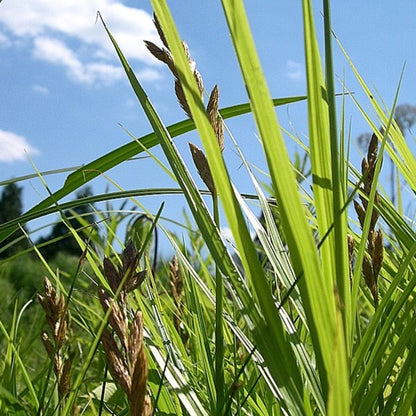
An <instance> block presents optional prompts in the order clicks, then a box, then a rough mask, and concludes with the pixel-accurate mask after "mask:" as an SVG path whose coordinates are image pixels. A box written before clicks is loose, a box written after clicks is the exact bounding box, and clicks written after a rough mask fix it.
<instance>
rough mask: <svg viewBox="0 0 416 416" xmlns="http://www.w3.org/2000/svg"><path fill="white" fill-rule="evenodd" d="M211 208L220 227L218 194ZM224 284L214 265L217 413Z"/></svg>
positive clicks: (221, 384)
mask: <svg viewBox="0 0 416 416" xmlns="http://www.w3.org/2000/svg"><path fill="white" fill-rule="evenodd" d="M212 209H213V214H214V222H215V224H216V226H217V227H218V229H219V228H220V215H219V207H218V194H217V192H216V190H215V191H214V192H213V194H212ZM223 296H224V284H223V281H222V274H221V271H220V269H219V268H218V267H217V265H215V390H216V396H217V414H218V415H219V414H221V413H222V408H223V405H224V328H223V318H222V317H223V309H224V301H223Z"/></svg>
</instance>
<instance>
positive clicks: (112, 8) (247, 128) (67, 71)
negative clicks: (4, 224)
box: [0, 0, 416, 228]
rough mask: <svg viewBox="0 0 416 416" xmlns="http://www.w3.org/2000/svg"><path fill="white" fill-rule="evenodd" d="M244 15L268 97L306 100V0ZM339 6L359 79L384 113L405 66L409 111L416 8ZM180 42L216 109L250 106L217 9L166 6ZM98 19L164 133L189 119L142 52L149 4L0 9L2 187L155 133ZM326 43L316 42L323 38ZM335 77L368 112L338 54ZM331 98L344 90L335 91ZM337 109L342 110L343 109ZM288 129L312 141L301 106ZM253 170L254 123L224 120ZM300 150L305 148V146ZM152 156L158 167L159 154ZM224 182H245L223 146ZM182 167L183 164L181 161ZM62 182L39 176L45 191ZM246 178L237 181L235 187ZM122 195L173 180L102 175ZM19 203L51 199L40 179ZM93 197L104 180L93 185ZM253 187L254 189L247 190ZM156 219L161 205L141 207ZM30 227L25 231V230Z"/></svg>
mask: <svg viewBox="0 0 416 416" xmlns="http://www.w3.org/2000/svg"><path fill="white" fill-rule="evenodd" d="M245 3H246V8H247V11H248V14H249V18H250V23H251V25H252V30H253V34H254V37H255V40H256V43H257V45H258V52H259V55H260V58H261V61H262V63H263V65H264V72H265V74H266V77H267V79H268V82H269V86H270V90H271V92H272V95H273V96H274V97H284V96H294V95H303V94H304V93H305V90H306V87H305V72H304V55H303V31H302V10H301V1H300V0H299V1H293V0H290V1H289V0H285V1H277V0H263V1H260V2H259V1H256V2H254V1H246V2H245ZM374 4H375V3H374V2H370V1H357V0H350V1H342V0H341V1H334V2H333V5H332V19H333V22H332V23H333V29H334V31H335V33H336V34H337V36H338V38H339V39H340V41H341V42H342V44H343V46H344V47H345V48H346V50H347V52H348V54H349V55H350V57H351V59H352V61H353V62H354V64H355V65H356V67H357V69H358V70H359V72H360V73H361V75H362V76H363V78H364V79H365V81H366V82H367V83H368V85H369V86H370V87H371V88H373V90H374V91H375V92H376V93H378V94H380V96H381V97H382V98H383V100H384V101H385V103H386V105H387V106H390V105H391V104H392V102H393V98H394V94H395V92H396V89H397V85H398V81H399V77H400V73H401V71H402V68H403V65H404V64H405V63H406V67H405V72H404V78H403V82H402V86H401V93H400V97H399V103H409V104H413V105H415V104H416V84H415V82H414V78H415V74H416V54H415V52H414V44H415V41H416V25H415V24H414V21H415V18H416V2H415V1H414V0H402V1H400V2H392V1H387V0H379V1H378V2H377V5H376V6H375V5H374ZM169 5H170V7H171V10H172V13H173V15H174V18H175V20H176V22H177V26H178V29H179V32H180V34H181V36H182V37H183V38H184V39H185V40H186V41H187V42H188V44H189V47H190V50H191V54H192V56H193V58H194V59H195V60H196V62H197V66H198V69H199V71H200V72H201V74H202V76H203V78H204V84H205V87H206V89H207V90H209V91H210V90H211V89H212V87H213V86H214V84H218V85H219V88H220V106H229V105H233V104H238V103H242V102H245V101H247V96H246V93H245V89H244V85H243V83H242V81H241V77H240V74H239V71H238V65H237V62H236V58H235V55H234V53H233V51H232V47H231V41H230V38H229V36H228V34H227V28H226V23H225V20H224V17H223V16H222V13H221V12H222V10H221V4H220V2H214V1H202V0H194V1H192V2H180V1H170V2H169ZM314 6H315V19H316V21H315V23H316V26H317V28H318V33H319V36H321V32H322V30H321V28H322V17H321V14H320V13H321V7H322V4H321V2H316V1H315V2H314ZM98 10H99V11H100V12H101V14H102V16H103V18H104V20H105V21H106V23H107V25H108V27H109V28H110V30H111V31H112V33H113V35H114V36H115V38H116V40H117V41H118V42H119V45H120V46H121V48H122V50H123V51H124V53H125V55H126V56H127V58H128V60H129V61H130V64H131V66H132V67H133V69H134V70H135V72H136V75H137V76H138V78H139V79H140V80H141V81H142V82H143V86H144V87H145V89H146V91H147V93H148V95H149V96H150V98H151V100H152V101H153V103H154V104H155V106H156V108H157V110H158V112H159V114H160V116H161V117H162V119H163V120H164V122H165V123H166V124H167V125H169V124H172V123H174V122H177V121H180V120H182V119H183V118H184V115H183V113H182V111H181V109H180V108H179V106H178V104H177V102H176V99H175V97H174V93H173V82H172V77H171V75H170V73H169V72H168V71H167V70H166V69H165V68H164V67H163V66H162V65H161V64H159V63H158V62H157V61H156V60H155V59H153V58H152V57H151V56H150V54H149V53H148V52H147V50H146V49H145V48H144V45H143V40H144V39H147V40H151V41H154V42H156V43H158V41H157V36H156V33H155V30H154V27H153V24H152V21H151V7H150V3H149V2H144V1H139V2H138V1H116V0H90V1H85V2H80V1H75V0H71V1H68V0H67V1H60V2H57V1H55V0H37V1H35V2H17V1H12V0H3V1H2V2H1V3H0V79H1V80H2V81H1V84H0V92H1V95H0V100H1V111H0V182H1V181H5V180H7V179H10V178H13V177H20V176H23V175H27V174H31V173H34V168H33V167H32V165H31V162H30V161H29V159H28V155H30V158H31V159H32V161H33V163H34V165H35V166H36V168H37V169H38V170H39V171H41V172H42V171H49V170H54V169H62V168H67V167H73V166H79V165H82V164H85V163H88V162H90V161H92V160H93V159H95V158H97V157H99V156H101V155H104V154H105V153H107V152H109V151H111V150H113V149H115V148H117V147H119V146H121V145H123V144H124V143H127V142H129V141H130V140H131V139H130V137H129V136H128V135H127V134H126V133H125V131H123V129H122V128H121V127H120V124H121V125H123V126H124V127H125V128H126V129H128V130H129V131H130V132H131V133H133V134H134V135H135V136H137V137H141V136H143V135H145V134H147V133H148V132H149V131H150V126H149V124H148V122H147V121H146V119H145V117H144V115H143V113H142V111H141V109H140V107H139V105H138V103H137V100H136V98H135V96H134V94H133V92H132V90H131V89H130V87H129V85H128V83H127V81H126V78H125V76H124V73H123V71H122V69H121V67H120V65H119V62H118V61H117V58H116V55H115V53H114V50H113V49H112V46H111V44H110V41H109V39H108V38H107V36H106V35H105V32H104V29H103V27H102V25H101V23H100V22H96V12H97V11H98ZM320 40H321V38H320ZM334 58H335V69H336V74H337V76H338V77H339V78H344V77H345V82H346V85H347V87H348V88H349V89H350V90H351V91H354V92H355V94H356V97H357V99H358V100H359V101H360V102H361V104H363V105H364V106H365V107H366V108H367V109H369V108H370V107H369V106H368V105H367V102H366V100H365V98H364V95H363V94H362V92H361V90H360V88H359V87H358V84H357V82H356V81H355V78H354V76H353V74H352V71H351V69H350V68H349V65H348V63H347V62H346V60H345V58H344V57H343V55H342V53H341V52H340V51H339V49H338V47H337V46H336V44H334ZM337 89H338V90H339V91H341V90H342V87H341V84H340V83H339V84H337ZM339 104H340V106H339V108H340V107H341V102H340V101H339ZM278 114H279V119H280V121H281V123H282V125H283V126H285V127H287V128H289V129H290V130H291V131H296V134H298V135H299V136H300V137H304V138H306V137H307V134H308V133H307V121H306V118H305V106H304V105H302V104H294V105H291V106H289V107H285V108H284V109H280V110H279V111H278ZM346 119H347V121H348V123H350V122H351V137H352V138H355V137H357V136H358V135H359V134H360V133H362V132H365V131H368V127H367V125H366V123H365V121H364V120H363V119H362V117H361V116H360V115H359V113H358V112H357V111H356V109H355V107H354V105H353V104H352V102H349V101H347V103H346ZM229 126H230V128H231V129H232V131H233V134H234V136H235V137H236V138H237V140H238V142H239V143H240V145H241V147H242V149H243V151H244V152H245V154H246V155H247V156H249V160H250V161H251V162H253V163H255V164H259V165H261V164H262V163H263V159H262V157H261V154H260V152H259V151H258V150H257V149H259V143H258V139H257V136H256V129H255V126H254V122H253V121H252V119H251V118H250V116H245V117H241V118H239V119H236V120H233V121H230V122H229ZM305 140H306V139H305ZM187 141H193V142H196V143H198V138H197V137H196V135H195V133H193V134H189V135H188V136H187V137H182V138H179V139H178V140H177V143H178V146H179V147H180V149H181V150H182V151H183V152H184V153H186V154H188V153H189V151H188V149H187ZM155 154H156V155H157V156H159V157H161V158H162V160H163V156H162V155H161V152H160V150H159V149H156V150H155ZM225 157H226V159H227V162H228V165H229V169H230V172H231V174H232V175H233V176H235V177H236V179H235V180H236V182H237V184H238V185H239V186H240V187H241V188H242V191H244V190H245V189H244V187H245V180H246V177H245V176H244V175H240V172H241V169H240V162H239V160H238V158H237V156H236V155H235V151H234V150H233V149H232V146H231V143H228V145H227V143H226V151H225ZM187 160H189V158H188V157H187ZM66 175H67V174H59V175H49V176H45V180H46V182H47V184H48V186H49V187H50V189H51V190H52V191H55V190H57V189H59V188H60V187H61V186H62V185H63V182H64V180H65V177H66ZM240 176H241V177H240ZM108 177H109V178H111V180H113V181H116V182H117V183H118V184H119V185H120V186H121V187H123V188H124V189H136V188H149V187H165V186H166V187H168V186H173V185H174V184H173V182H172V181H171V180H170V179H169V178H168V176H167V175H166V174H165V173H164V172H163V171H162V170H161V169H160V168H159V167H158V166H157V165H156V164H155V162H154V161H152V160H151V159H140V160H134V161H131V162H126V163H125V164H123V166H121V167H118V168H115V169H113V170H111V171H110V172H108ZM21 184H22V185H23V186H24V205H25V209H29V208H30V207H31V206H33V205H34V204H36V203H38V202H39V201H41V200H42V199H43V198H44V197H45V196H47V192H46V190H45V189H44V187H43V185H42V184H41V183H40V181H39V180H37V179H32V180H30V181H24V182H22V183H21ZM91 186H92V188H93V190H94V192H95V193H100V192H104V191H105V189H106V186H110V189H113V190H114V189H115V188H114V186H112V185H111V184H110V183H109V180H108V179H107V178H104V177H103V178H100V179H99V180H96V181H94V182H92V183H91ZM248 189H250V188H248ZM164 199H166V202H167V206H166V210H165V215H167V216H173V217H175V218H176V219H180V218H181V216H182V213H181V211H182V204H181V203H180V202H178V200H177V198H171V197H168V198H164ZM141 202H142V203H143V204H144V205H145V206H146V207H147V208H148V209H149V210H151V211H155V210H157V207H158V206H159V204H160V203H161V202H162V199H155V198H154V199H152V200H151V199H150V198H148V199H143V201H141ZM29 228H30V226H29Z"/></svg>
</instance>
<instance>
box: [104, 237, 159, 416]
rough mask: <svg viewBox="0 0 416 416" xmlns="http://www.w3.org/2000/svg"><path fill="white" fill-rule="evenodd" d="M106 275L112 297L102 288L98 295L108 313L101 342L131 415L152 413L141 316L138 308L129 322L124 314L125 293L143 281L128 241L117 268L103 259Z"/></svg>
mask: <svg viewBox="0 0 416 416" xmlns="http://www.w3.org/2000/svg"><path fill="white" fill-rule="evenodd" d="M103 267H104V274H105V278H106V280H107V282H108V284H109V286H110V288H111V290H112V292H113V293H115V294H117V293H118V296H117V297H116V298H114V297H113V296H112V295H110V294H109V293H108V292H107V290H105V289H104V288H103V287H99V288H98V296H99V299H100V303H101V306H102V308H103V311H104V313H107V312H108V311H110V312H109V318H108V324H109V326H110V327H111V329H112V331H110V330H109V329H108V328H105V329H104V331H103V333H102V335H101V343H102V346H103V349H104V352H105V356H106V360H107V364H108V367H109V369H110V372H111V374H112V376H113V378H114V380H115V381H116V382H117V383H118V384H119V385H120V387H121V388H122V389H123V390H124V392H125V393H126V395H127V399H128V402H129V407H130V415H132V416H146V415H151V414H152V405H151V400H150V397H149V395H148V394H147V387H146V386H147V377H148V361H147V357H146V352H145V350H144V344H143V316H142V312H141V311H140V310H137V311H136V313H135V314H134V317H133V319H132V322H131V324H129V322H128V315H127V294H128V293H130V292H132V291H133V290H135V289H136V288H137V287H139V286H140V284H141V283H142V282H143V280H144V278H145V275H146V272H145V271H140V272H136V270H137V267H138V251H137V250H136V249H135V248H134V246H133V243H132V242H130V243H129V244H128V245H127V246H126V248H125V250H124V251H123V253H122V264H121V266H120V267H116V266H115V265H114V264H113V263H112V262H111V260H109V259H108V258H105V259H104V262H103Z"/></svg>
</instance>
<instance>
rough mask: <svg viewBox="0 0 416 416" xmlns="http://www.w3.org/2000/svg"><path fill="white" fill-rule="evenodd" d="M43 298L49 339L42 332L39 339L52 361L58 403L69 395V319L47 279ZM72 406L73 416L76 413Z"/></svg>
mask: <svg viewBox="0 0 416 416" xmlns="http://www.w3.org/2000/svg"><path fill="white" fill-rule="evenodd" d="M43 285H44V288H45V294H44V296H42V295H40V294H38V295H37V297H38V300H39V303H40V304H41V305H42V308H43V310H44V311H45V315H46V321H47V323H48V325H49V328H50V333H51V337H50V336H49V335H48V333H47V332H46V331H44V332H42V334H41V339H42V342H43V345H44V347H45V350H46V352H47V354H48V356H49V358H50V359H51V360H52V361H53V371H54V373H55V376H56V380H57V387H58V397H59V401H60V402H61V403H63V400H64V399H65V397H66V396H67V394H68V393H69V389H70V375H71V374H70V373H71V367H72V363H73V359H74V355H73V354H72V352H71V351H70V348H69V345H68V335H69V319H68V308H67V304H66V302H65V298H64V295H63V294H62V293H61V294H60V295H58V293H57V292H56V290H55V289H54V287H53V286H52V284H51V282H50V281H49V279H48V278H47V277H45V278H44V280H43ZM76 409H77V408H76V406H74V414H76V413H77V411H76Z"/></svg>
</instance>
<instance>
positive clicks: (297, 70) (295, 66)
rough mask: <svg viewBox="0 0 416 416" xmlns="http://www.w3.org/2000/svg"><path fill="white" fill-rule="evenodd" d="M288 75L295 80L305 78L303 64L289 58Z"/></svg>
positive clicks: (287, 63)
mask: <svg viewBox="0 0 416 416" xmlns="http://www.w3.org/2000/svg"><path fill="white" fill-rule="evenodd" d="M286 71H287V72H286V76H287V77H288V78H290V79H292V80H293V81H301V80H303V79H305V73H304V69H303V64H302V63H300V62H296V61H293V60H291V59H289V60H288V61H287V62H286Z"/></svg>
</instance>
